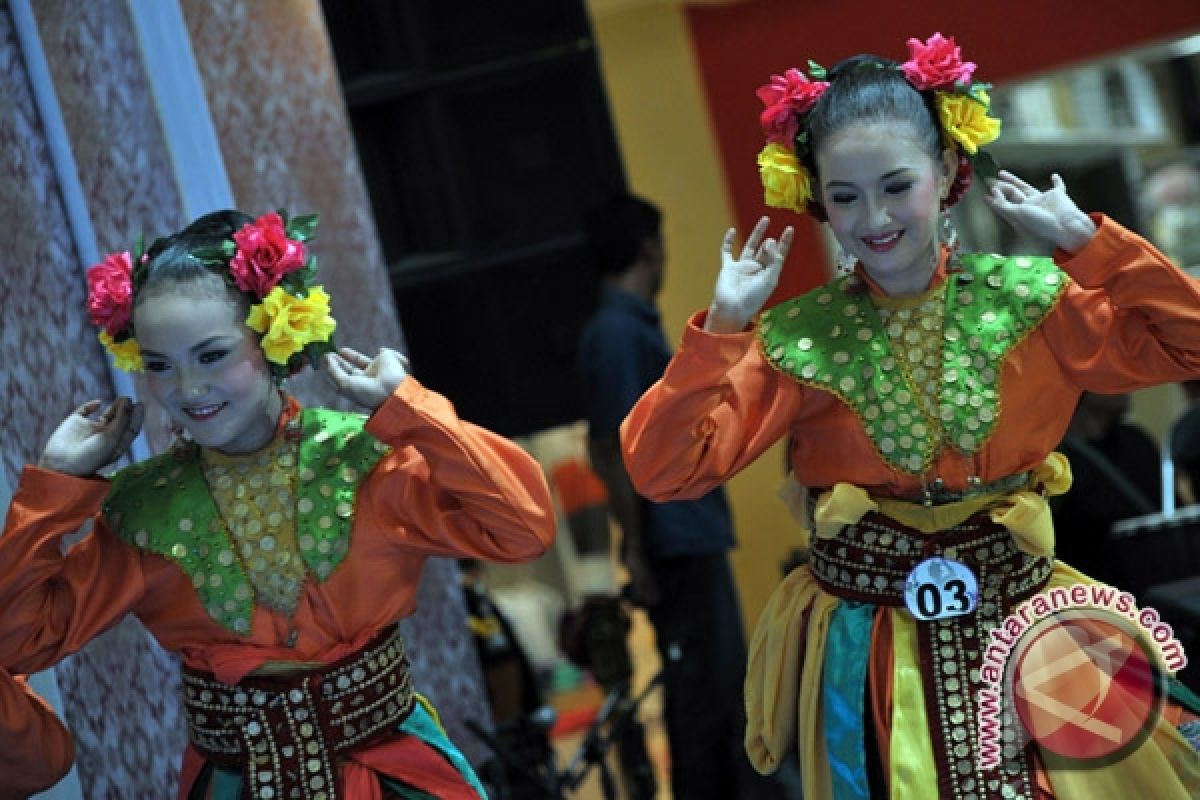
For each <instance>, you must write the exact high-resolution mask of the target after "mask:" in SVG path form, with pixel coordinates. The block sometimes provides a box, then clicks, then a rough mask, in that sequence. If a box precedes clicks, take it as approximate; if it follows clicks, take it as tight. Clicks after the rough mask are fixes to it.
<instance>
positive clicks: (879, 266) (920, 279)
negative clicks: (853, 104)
mask: <svg viewBox="0 0 1200 800" xmlns="http://www.w3.org/2000/svg"><path fill="white" fill-rule="evenodd" d="M815 158H816V161H817V171H818V174H819V175H820V179H821V185H820V192H821V202H822V204H823V205H824V206H825V211H826V213H827V215H828V217H829V225H830V227H831V228H832V229H833V234H834V236H835V237H836V238H837V240H838V244H840V245H841V246H842V249H843V250H844V251H846V252H847V253H849V254H850V255H852V256H853V257H854V258H856V259H858V260H859V261H861V262H862V264H863V267H864V268H865V269H866V271H867V274H868V275H870V277H871V279H872V280H874V281H875V282H876V283H877V284H879V286H880V287H881V288H883V290H884V291H886V292H887V293H888V294H897V295H903V294H916V293H919V292H921V291H924V289H925V288H926V287H927V286H928V285H929V280H930V278H931V277H932V275H933V271H934V268H935V267H936V265H937V257H938V239H937V230H938V212H939V207H940V203H941V198H942V197H943V196H944V194H945V192H946V190H947V188H948V187H949V183H950V179H951V178H952V176H953V174H954V164H953V163H952V162H953V158H952V156H950V155H949V154H947V155H945V156H944V157H943V158H942V159H941V160H938V159H934V158H931V157H930V155H929V153H928V152H927V151H926V150H925V149H924V148H922V147H921V146H920V144H919V142H918V140H917V136H916V134H915V133H914V132H913V130H912V128H911V126H909V125H908V124H906V123H902V122H897V123H883V122H869V123H860V124H857V125H851V126H850V127H847V128H845V129H843V130H841V131H839V132H837V133H836V134H834V135H833V136H831V137H830V138H829V139H828V141H826V142H824V143H822V145H821V147H820V148H819V149H818V150H817V152H816V153H815Z"/></svg>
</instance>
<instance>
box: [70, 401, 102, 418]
mask: <svg viewBox="0 0 1200 800" xmlns="http://www.w3.org/2000/svg"><path fill="white" fill-rule="evenodd" d="M101 405H103V403H101V402H100V401H99V400H88V401H87V402H86V403H84V404H83V405H81V406H79V407H78V408H76V409H75V410H74V411H72V412H71V413H72V414H75V415H78V416H81V417H90V416H91V415H92V414H94V413H95V412H96V409H98V408H100V406H101Z"/></svg>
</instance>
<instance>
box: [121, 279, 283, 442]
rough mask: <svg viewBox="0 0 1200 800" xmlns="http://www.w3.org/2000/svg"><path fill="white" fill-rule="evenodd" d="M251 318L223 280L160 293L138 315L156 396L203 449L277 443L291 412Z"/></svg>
mask: <svg viewBox="0 0 1200 800" xmlns="http://www.w3.org/2000/svg"><path fill="white" fill-rule="evenodd" d="M245 318H246V310H245V309H244V308H243V304H242V303H240V302H238V300H237V299H236V298H235V297H234V296H233V293H232V292H231V291H230V290H228V289H227V288H226V287H225V286H224V285H223V284H222V283H221V281H220V279H219V278H216V277H215V276H212V277H211V279H207V278H205V279H199V280H195V281H189V282H187V283H168V284H165V285H163V286H157V287H153V288H151V289H149V290H148V291H147V293H146V294H145V295H144V296H142V297H139V299H138V304H137V306H136V307H135V308H134V312H133V319H134V327H135V328H136V330H137V339H138V345H139V346H140V348H141V351H142V360H143V361H144V362H145V366H146V384H147V388H148V389H149V391H150V394H151V395H152V396H153V397H154V399H155V400H156V401H157V402H158V403H159V404H160V405H161V406H162V407H163V408H164V409H165V410H166V412H167V414H168V415H169V416H170V417H171V419H172V421H173V422H175V423H176V424H177V425H180V426H182V427H183V428H184V429H185V430H186V431H187V432H188V433H189V434H191V436H192V438H193V439H195V441H196V442H197V443H198V444H200V445H201V446H202V447H208V448H212V449H215V450H219V451H221V452H223V453H228V454H239V453H250V452H253V451H255V450H258V449H259V448H261V447H263V446H264V445H266V444H267V443H268V442H270V440H271V438H272V437H273V435H274V432H275V425H276V423H277V421H278V419H279V414H280V412H281V411H282V406H283V403H282V399H281V398H280V395H279V392H278V390H277V389H276V388H275V386H274V384H273V382H272V380H271V372H270V369H269V368H268V366H267V363H266V360H265V358H264V357H263V352H262V349H261V348H260V347H259V345H258V341H257V337H256V336H255V334H254V333H253V331H251V330H250V329H249V328H247V327H246V325H245V323H244V320H245Z"/></svg>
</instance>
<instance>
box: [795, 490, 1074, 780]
mask: <svg viewBox="0 0 1200 800" xmlns="http://www.w3.org/2000/svg"><path fill="white" fill-rule="evenodd" d="M932 557H940V558H945V559H950V560H953V561H957V562H958V563H960V564H962V565H964V566H966V567H967V568H969V569H970V570H971V571H972V572H973V573H974V575H975V576H976V578H977V580H978V589H979V598H978V605H977V606H976V608H975V610H974V611H973V612H972V613H970V614H968V615H965V616H959V617H953V618H950V619H935V620H931V621H921V620H919V619H918V620H917V622H916V628H917V637H918V641H919V654H920V667H921V677H922V685H923V688H924V695H925V707H926V713H927V716H928V719H929V725H930V738H931V739H932V744H933V754H934V758H935V760H936V762H937V764H938V796H939V798H941V800H951V799H953V800H972V799H974V800H983V798H997V800H999V799H1000V798H1004V799H1005V800H1010V799H1011V798H1028V797H1032V793H1033V786H1034V783H1033V777H1032V775H1033V767H1032V763H1031V759H1030V751H1029V749H1028V748H1026V749H1023V750H1018V749H1016V748H1013V747H1006V748H1005V759H1004V760H1003V762H1002V763H1001V764H1000V766H999V767H997V768H994V769H989V770H985V769H982V768H981V767H980V763H979V752H978V751H979V732H978V730H977V726H978V713H977V709H976V698H977V696H978V691H979V689H980V688H981V687H982V686H983V684H982V682H981V679H980V666H981V664H982V659H983V652H984V649H985V646H986V643H987V640H988V634H989V632H990V631H991V630H992V629H993V628H996V627H999V626H1000V625H1001V624H1002V623H1003V621H1004V618H1005V616H1006V615H1008V614H1009V613H1010V612H1011V611H1012V610H1013V608H1014V607H1015V606H1016V605H1018V604H1019V603H1020V602H1022V601H1023V600H1026V599H1028V598H1029V597H1031V596H1033V595H1034V594H1035V593H1036V592H1037V591H1039V590H1040V589H1041V588H1042V587H1044V586H1045V585H1046V582H1047V580H1048V579H1049V578H1050V573H1051V571H1052V569H1053V566H1054V563H1053V560H1052V559H1050V558H1042V557H1035V556H1031V555H1028V554H1026V553H1024V552H1022V551H1021V550H1019V549H1017V546H1016V544H1015V542H1014V541H1013V538H1012V536H1011V535H1010V534H1009V533H1008V531H1007V530H1006V529H1005V528H1003V527H1002V526H1000V525H997V524H996V523H994V522H992V521H991V519H989V518H988V517H987V515H986V514H978V515H976V516H974V517H971V518H969V519H967V520H966V521H965V522H963V523H962V524H960V525H957V526H954V527H953V528H950V529H948V530H946V531H944V532H941V533H938V534H934V535H929V534H923V533H920V532H919V531H915V530H912V529H909V528H906V527H905V526H903V525H900V524H899V523H897V522H896V521H894V520H892V519H890V518H889V517H887V516H884V515H883V514H880V513H878V512H870V513H868V514H867V515H866V516H864V517H863V518H862V519H861V520H860V521H859V522H858V523H857V524H854V525H848V526H846V527H845V528H844V529H843V530H842V532H841V533H839V534H838V535H837V536H835V537H834V538H832V539H824V540H823V539H817V540H816V541H814V543H813V545H812V552H811V558H810V562H809V566H810V568H811V570H812V573H813V576H814V577H815V578H816V580H817V582H818V583H819V584H820V585H821V586H822V588H824V589H825V590H826V591H828V592H829V593H830V594H833V595H836V596H838V597H842V598H845V599H847V600H853V601H858V602H863V603H872V604H875V605H882V606H892V607H900V608H904V607H905V605H906V604H905V599H904V593H905V583H906V580H907V578H908V576H909V575H910V574H912V573H913V570H914V568H916V567H917V565H918V564H920V563H921V562H922V561H924V560H926V559H928V558H932ZM899 613H907V612H899ZM1004 724H1006V725H1007V724H1014V725H1015V724H1019V723H1017V721H1016V720H1015V719H1008V718H1007V715H1006V718H1005V720H1004ZM1013 730H1015V728H1013Z"/></svg>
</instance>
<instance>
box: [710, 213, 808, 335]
mask: <svg viewBox="0 0 1200 800" xmlns="http://www.w3.org/2000/svg"><path fill="white" fill-rule="evenodd" d="M770 224H771V220H770V218H768V217H763V218H762V219H760V220H759V221H758V224H757V225H755V226H754V230H753V231H751V232H750V236H749V237H748V238H747V239H746V244H745V245H743V246H742V251H741V255H740V256H739V257H737V258H734V257H733V243H734V240H735V239H736V238H737V230H736V229H734V228H730V229H729V230H728V231H726V232H725V240H724V241H723V242H721V273H720V274H719V275H718V276H717V286H716V288H715V289H714V290H713V302H712V305H711V306H710V307H709V309H708V317H707V319H706V320H705V322H704V329H705V330H707V331H711V332H713V333H736V332H738V331H741V330H744V329H745V327H746V325H747V324H749V322H750V320H752V319H753V318H754V316H755V315H756V314H757V313H758V312H759V310H760V309H762V307H763V303H765V302H767V298H768V297H770V296H771V292H772V291H774V289H775V285H776V284H777V283H779V274H780V272H782V271H783V261H784V259H785V258H787V254H788V249H789V248H790V247H791V246H792V236H793V234H794V231H793V230H792V226H790V225H789V226H788V227H786V228H784V229H783V234H782V235H781V236H780V237H779V241H778V242H777V241H775V240H774V239H770V238H768V239H764V238H763V237H764V236H766V233H767V227H768V226H769V225H770Z"/></svg>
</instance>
